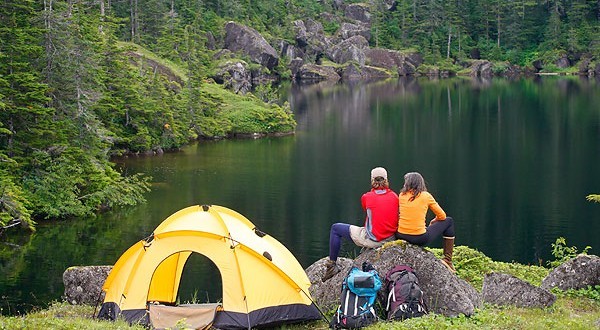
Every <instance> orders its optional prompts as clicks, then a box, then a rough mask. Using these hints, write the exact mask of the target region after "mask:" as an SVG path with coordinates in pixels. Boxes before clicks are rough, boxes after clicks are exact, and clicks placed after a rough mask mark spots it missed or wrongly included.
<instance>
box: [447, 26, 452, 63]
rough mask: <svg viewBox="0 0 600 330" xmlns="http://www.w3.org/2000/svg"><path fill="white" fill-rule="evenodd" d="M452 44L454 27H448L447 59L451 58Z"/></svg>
mask: <svg viewBox="0 0 600 330" xmlns="http://www.w3.org/2000/svg"><path fill="white" fill-rule="evenodd" d="M450 44H452V27H448V48H447V50H446V58H447V59H448V58H450Z"/></svg>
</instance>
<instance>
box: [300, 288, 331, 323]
mask: <svg viewBox="0 0 600 330" xmlns="http://www.w3.org/2000/svg"><path fill="white" fill-rule="evenodd" d="M300 291H302V293H304V295H305V296H306V298H308V300H310V301H312V303H313V304H314V305H315V307H317V310H318V311H319V313H321V316H322V319H323V321H325V323H327V324H329V321H328V320H327V316H325V313H323V311H322V310H321V307H319V305H317V303H316V302H315V301H314V300H312V297H311V296H310V295H309V294H307V293H306V292H304V290H302V289H300Z"/></svg>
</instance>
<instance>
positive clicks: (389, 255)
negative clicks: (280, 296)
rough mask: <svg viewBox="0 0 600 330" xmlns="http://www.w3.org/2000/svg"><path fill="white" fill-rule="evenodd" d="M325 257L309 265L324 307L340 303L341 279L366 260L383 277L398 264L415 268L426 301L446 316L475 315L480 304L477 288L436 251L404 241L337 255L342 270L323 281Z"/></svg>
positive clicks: (314, 293) (315, 293)
mask: <svg viewBox="0 0 600 330" xmlns="http://www.w3.org/2000/svg"><path fill="white" fill-rule="evenodd" d="M325 260H326V258H323V259H321V260H319V261H317V262H315V263H314V264H313V265H311V266H310V267H308V268H307V269H306V272H307V274H308V277H309V279H310V281H311V283H312V285H311V287H310V294H311V295H312V297H313V298H314V299H315V301H316V302H317V304H318V305H320V306H322V307H324V308H329V309H331V308H334V307H335V306H336V305H337V304H339V294H340V289H341V283H342V281H343V279H344V277H345V275H346V274H347V273H348V271H349V269H350V267H351V265H356V266H358V267H360V265H362V263H363V262H365V261H368V262H370V263H371V264H372V265H373V267H375V269H377V271H378V272H379V274H380V276H381V277H382V278H383V277H384V276H385V274H386V273H387V272H388V271H389V270H390V269H392V267H394V266H395V265H398V264H407V265H409V266H411V267H412V268H414V269H415V271H416V272H417V276H418V277H419V284H420V286H421V289H422V290H423V292H424V299H425V303H426V304H427V306H428V307H429V310H430V311H431V312H435V313H439V314H443V315H445V316H458V315H460V314H464V315H473V313H474V311H475V308H477V307H479V306H480V305H481V297H480V295H479V293H478V292H477V290H475V288H473V287H472V286H471V285H470V284H468V283H467V282H465V281H464V280H461V279H460V278H458V277H457V276H456V275H455V274H453V273H451V272H449V271H448V269H447V268H446V267H445V266H444V265H443V264H442V263H441V261H440V260H439V259H438V258H436V257H435V256H434V255H433V253H431V252H429V251H427V250H424V249H423V248H421V247H418V246H415V245H411V244H408V243H405V242H404V241H395V242H392V243H387V244H385V245H384V246H383V247H381V248H379V249H377V250H367V251H365V252H363V253H361V254H360V255H359V256H358V257H357V258H356V259H354V261H352V260H348V259H338V263H339V264H340V267H341V272H340V273H338V274H336V275H335V276H333V277H332V278H331V279H329V280H328V281H326V282H325V283H322V282H321V275H322V274H323V272H324V263H325Z"/></svg>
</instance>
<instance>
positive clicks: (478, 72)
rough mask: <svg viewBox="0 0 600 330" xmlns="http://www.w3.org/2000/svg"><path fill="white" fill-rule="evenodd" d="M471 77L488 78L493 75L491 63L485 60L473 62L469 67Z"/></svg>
mask: <svg viewBox="0 0 600 330" xmlns="http://www.w3.org/2000/svg"><path fill="white" fill-rule="evenodd" d="M469 69H470V72H469V75H470V76H471V77H484V78H489V77H491V76H492V75H493V72H492V62H490V61H485V60H474V61H473V62H472V63H471V66H470V67H469Z"/></svg>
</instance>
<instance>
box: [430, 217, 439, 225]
mask: <svg viewBox="0 0 600 330" xmlns="http://www.w3.org/2000/svg"><path fill="white" fill-rule="evenodd" d="M436 221H438V219H437V218H433V219H431V221H429V225H430V226H431V225H433V224H434V223H435V222H436Z"/></svg>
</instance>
